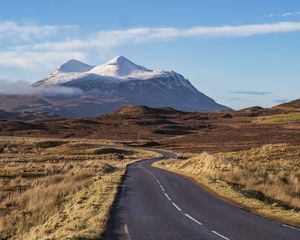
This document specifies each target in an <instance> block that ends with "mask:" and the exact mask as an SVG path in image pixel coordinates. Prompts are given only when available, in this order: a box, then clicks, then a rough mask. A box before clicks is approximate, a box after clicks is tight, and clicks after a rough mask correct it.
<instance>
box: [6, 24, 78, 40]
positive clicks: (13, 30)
mask: <svg viewBox="0 0 300 240" xmlns="http://www.w3.org/2000/svg"><path fill="white" fill-rule="evenodd" d="M76 30H78V27H77V26H75V25H59V26H57V25H37V24H32V23H31V24H29V23H24V24H20V23H17V22H13V21H2V22H0V39H5V38H6V39H8V38H9V39H13V40H23V41H24V40H30V39H32V38H37V39H41V38H44V37H49V36H53V35H57V34H68V33H70V32H74V31H76Z"/></svg>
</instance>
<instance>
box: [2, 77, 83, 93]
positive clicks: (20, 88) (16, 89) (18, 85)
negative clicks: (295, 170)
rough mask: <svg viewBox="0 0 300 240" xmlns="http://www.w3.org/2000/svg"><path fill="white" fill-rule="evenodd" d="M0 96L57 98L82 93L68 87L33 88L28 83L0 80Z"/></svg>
mask: <svg viewBox="0 0 300 240" xmlns="http://www.w3.org/2000/svg"><path fill="white" fill-rule="evenodd" d="M0 82H1V85H0V94H3V95H10V94H16V95H37V94H43V95H47V96H58V95H64V96H65V95H80V94H82V91H81V90H80V89H78V88H69V87H61V86H59V87H33V86H31V85H30V83H28V82H26V81H23V80H19V81H8V80H6V79H0Z"/></svg>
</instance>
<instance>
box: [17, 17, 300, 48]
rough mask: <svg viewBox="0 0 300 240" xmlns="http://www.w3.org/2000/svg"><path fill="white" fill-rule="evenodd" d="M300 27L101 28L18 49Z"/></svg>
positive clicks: (299, 26)
mask: <svg viewBox="0 0 300 240" xmlns="http://www.w3.org/2000/svg"><path fill="white" fill-rule="evenodd" d="M295 31H300V22H278V23H265V24H252V25H239V26H231V25H225V26H217V27H211V26H209V27H205V26H197V27H192V28H185V29H180V28H172V27H169V28H132V29H127V30H111V31H100V32H98V33H94V34H91V35H89V36H87V37H83V38H78V39H71V40H65V41H60V42H44V43H39V44H34V45H30V46H21V47H19V49H22V48H23V49H26V48H30V49H33V50H38V51H40V50H49V49H52V50H54V51H61V50H74V49H77V50H79V49H107V48H110V47H114V46H117V45H122V44H126V43H140V42H146V41H153V40H155V41H167V40H172V39H177V38H221V37H226V38H230V37H249V36H254V35H264V34H272V33H283V32H295Z"/></svg>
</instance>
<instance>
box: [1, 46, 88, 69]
mask: <svg viewBox="0 0 300 240" xmlns="http://www.w3.org/2000/svg"><path fill="white" fill-rule="evenodd" d="M71 58H76V59H79V60H82V61H85V60H86V59H87V57H86V53H85V52H80V51H60V52H55V51H42V52H36V51H5V52H0V67H1V66H2V67H6V68H10V67H12V68H19V69H27V70H32V71H36V70H42V69H52V68H54V67H56V66H57V64H59V63H62V62H65V61H66V60H69V59H71ZM41 68H42V69H41Z"/></svg>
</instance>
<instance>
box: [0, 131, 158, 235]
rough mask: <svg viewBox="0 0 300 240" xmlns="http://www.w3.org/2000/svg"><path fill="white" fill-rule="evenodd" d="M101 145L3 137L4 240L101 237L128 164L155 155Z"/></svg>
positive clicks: (0, 218) (0, 195)
mask: <svg viewBox="0 0 300 240" xmlns="http://www.w3.org/2000/svg"><path fill="white" fill-rule="evenodd" d="M102 143H103V142H99V141H88V140H76V139H68V140H63V139H47V138H44V139H42V138H28V137H27V138H16V137H1V140H0V239H29V240H30V239H91V238H95V237H99V236H100V235H101V233H102V232H103V230H104V228H105V224H106V220H107V217H108V214H109V210H110V207H111V205H112V203H113V200H114V197H115V195H116V192H117V187H118V185H119V182H120V179H121V176H122V175H123V174H124V171H125V168H126V165H127V164H129V163H131V162H133V161H136V160H139V159H143V158H149V157H150V156H153V155H154V154H153V153H151V152H146V151H139V150H125V149H122V148H120V147H107V146H103V145H102Z"/></svg>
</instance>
